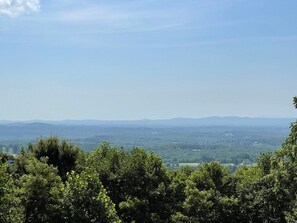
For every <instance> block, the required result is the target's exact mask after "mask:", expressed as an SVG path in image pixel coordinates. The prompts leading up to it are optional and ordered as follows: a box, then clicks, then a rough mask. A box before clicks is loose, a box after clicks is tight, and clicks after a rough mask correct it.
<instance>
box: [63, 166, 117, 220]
mask: <svg viewBox="0 0 297 223" xmlns="http://www.w3.org/2000/svg"><path fill="white" fill-rule="evenodd" d="M63 212H64V221H65V223H68V222H69V223H81V222H85V223H91V222H96V223H120V222H121V221H120V220H119V218H118V216H117V214H116V211H115V205H114V204H113V203H112V201H111V199H110V198H109V197H108V196H107V194H106V190H105V189H104V188H103V185H102V184H101V182H100V180H99V179H98V177H97V175H96V173H95V172H94V171H93V170H91V169H86V170H84V171H83V172H82V173H81V174H77V173H75V172H74V171H73V172H71V173H70V174H69V175H68V180H67V182H66V186H65V189H64V193H63Z"/></svg>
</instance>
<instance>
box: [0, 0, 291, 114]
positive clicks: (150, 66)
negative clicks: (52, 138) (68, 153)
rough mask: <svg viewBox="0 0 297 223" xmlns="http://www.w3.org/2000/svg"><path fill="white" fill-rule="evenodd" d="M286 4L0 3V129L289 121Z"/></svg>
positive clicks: (174, 0)
mask: <svg viewBox="0 0 297 223" xmlns="http://www.w3.org/2000/svg"><path fill="white" fill-rule="evenodd" d="M296 9H297V1H295V0H287V1H281V0H274V1H271V0H270V1H268V0H259V1H248V0H211V1H210V0H183V1H180V0H126V1H123V0H96V1H95V0H94V1H92V0H40V1H38V0H0V84H1V87H0V103H1V107H0V108H1V109H0V120H1V119H9V120H30V119H46V120H62V119H101V120H111V119H113V120H114V119H116V120H121V119H144V118H148V119H163V118H174V117H192V118H195V117H206V116H248V117H295V116H296V111H295V110H294V109H293V106H292V97H293V96H294V95H297V90H296V89H297V88H296V83H297V13H296Z"/></svg>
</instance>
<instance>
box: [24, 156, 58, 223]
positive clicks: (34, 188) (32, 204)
mask: <svg viewBox="0 0 297 223" xmlns="http://www.w3.org/2000/svg"><path fill="white" fill-rule="evenodd" d="M25 168H26V170H27V172H28V173H27V174H24V175H23V176H22V177H21V178H20V189H19V190H20V191H19V193H20V198H21V201H22V205H23V207H24V214H25V221H24V222H25V223H48V222H62V219H61V202H62V188H63V183H62V180H61V178H60V176H59V175H58V170H57V168H55V167H53V166H49V165H48V164H47V163H45V162H41V161H39V160H37V159H35V158H34V159H32V160H30V161H29V162H28V164H27V165H26V167H25Z"/></svg>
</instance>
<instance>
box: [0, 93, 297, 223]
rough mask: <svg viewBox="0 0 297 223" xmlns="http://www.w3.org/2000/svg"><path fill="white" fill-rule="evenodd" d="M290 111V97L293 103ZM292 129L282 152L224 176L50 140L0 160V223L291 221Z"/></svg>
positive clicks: (296, 147)
mask: <svg viewBox="0 0 297 223" xmlns="http://www.w3.org/2000/svg"><path fill="white" fill-rule="evenodd" d="M294 105H295V107H296V108H297V98H296V97H295V98H294ZM296 159H297V123H292V125H291V132H290V134H289V136H288V138H287V139H286V140H285V142H284V143H283V145H282V147H281V148H280V149H279V150H277V151H276V152H274V153H266V154H263V155H261V156H260V157H259V159H258V161H257V162H256V163H255V165H253V166H242V167H240V168H239V169H237V170H236V172H235V173H232V174H231V173H230V172H229V171H228V170H227V169H226V167H224V166H223V165H221V164H219V163H218V162H210V163H203V164H202V165H200V166H199V167H198V168H197V169H194V168H191V167H187V166H185V167H181V168H178V169H168V168H167V167H166V166H165V165H164V164H163V161H162V159H161V158H160V157H159V156H158V155H156V154H154V153H152V152H147V151H145V150H144V149H142V148H134V149H132V150H130V151H125V150H124V149H123V148H117V147H115V146H111V145H110V144H109V143H107V142H106V143H102V144H101V145H100V146H99V147H98V148H95V149H94V150H93V151H92V152H89V153H87V152H83V151H82V150H81V149H80V148H79V147H77V146H75V145H73V144H72V143H70V142H69V141H67V140H64V139H59V138H57V137H49V138H43V139H39V140H38V141H37V142H36V143H33V144H29V145H28V147H27V148H24V149H22V150H21V151H20V152H19V154H17V155H16V156H9V155H7V154H4V153H3V154H1V157H0V161H1V162H0V163H1V164H0V222H1V223H2V222H3V223H4V222H5V223H8V222H13V223H17V222H26V223H29V222H34V223H35V222H36V223H37V222H38V223H43V222H55V223H56V222H65V223H66V222H67V223H68V222H71V223H75V222H77V223H81V222H101V223H108V222H127V223H128V222H129V223H130V222H136V223H142V222H144V223H148V222H157V223H158V222H160V223H161V222H164V223H165V222H168V223H169V222H172V223H174V222H175V223H199V222H201V223H206V222H212V223H225V222H226V223H232V222H234V223H235V222H242V223H245V222H246V223H251V222H253V223H254V222H266V223H272V222H279V223H282V222H292V223H293V222H296V221H297V198H296V195H297V193H296V188H297V160H296Z"/></svg>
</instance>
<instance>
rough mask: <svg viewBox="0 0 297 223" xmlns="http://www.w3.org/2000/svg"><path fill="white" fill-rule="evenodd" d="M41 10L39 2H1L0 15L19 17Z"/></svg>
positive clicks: (9, 0) (6, 0)
mask: <svg viewBox="0 0 297 223" xmlns="http://www.w3.org/2000/svg"><path fill="white" fill-rule="evenodd" d="M39 9H40V2H39V0H0V14H4V15H8V16H11V17H17V16H19V15H22V14H26V13H30V12H36V11H39Z"/></svg>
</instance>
